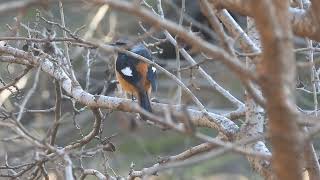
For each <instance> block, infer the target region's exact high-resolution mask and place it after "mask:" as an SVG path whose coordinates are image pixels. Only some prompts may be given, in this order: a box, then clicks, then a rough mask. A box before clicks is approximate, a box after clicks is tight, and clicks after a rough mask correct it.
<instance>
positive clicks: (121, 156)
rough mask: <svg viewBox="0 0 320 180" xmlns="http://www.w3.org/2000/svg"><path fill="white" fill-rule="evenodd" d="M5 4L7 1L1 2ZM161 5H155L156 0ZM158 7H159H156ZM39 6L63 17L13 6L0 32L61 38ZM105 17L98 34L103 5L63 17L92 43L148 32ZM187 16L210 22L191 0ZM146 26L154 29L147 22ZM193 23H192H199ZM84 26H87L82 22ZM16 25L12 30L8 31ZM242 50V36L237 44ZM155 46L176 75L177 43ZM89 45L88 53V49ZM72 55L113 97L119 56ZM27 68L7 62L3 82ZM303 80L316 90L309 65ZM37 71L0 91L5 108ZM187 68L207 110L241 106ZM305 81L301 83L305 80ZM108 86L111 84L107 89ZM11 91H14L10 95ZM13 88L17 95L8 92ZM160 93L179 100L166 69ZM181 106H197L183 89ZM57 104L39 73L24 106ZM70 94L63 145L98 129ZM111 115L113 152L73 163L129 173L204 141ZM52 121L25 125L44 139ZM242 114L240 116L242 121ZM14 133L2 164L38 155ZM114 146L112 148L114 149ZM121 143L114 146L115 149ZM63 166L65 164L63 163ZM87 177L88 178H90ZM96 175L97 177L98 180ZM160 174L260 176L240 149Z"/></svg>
mask: <svg viewBox="0 0 320 180" xmlns="http://www.w3.org/2000/svg"><path fill="white" fill-rule="evenodd" d="M0 2H1V3H4V2H6V1H5V0H1V1H0ZM7 2H9V0H8V1H7ZM147 2H148V3H150V4H151V5H153V6H154V5H155V2H154V1H153V0H148V1H147ZM180 6H181V1H180V0H174V1H168V2H167V1H164V2H163V8H164V10H165V17H166V18H168V19H171V20H173V21H175V22H177V21H178V19H179V16H180V12H179V9H177V7H178V8H179V7H180ZM154 7H155V6H154ZM155 8H156V7H155ZM37 9H39V10H40V12H41V16H43V17H45V18H47V19H48V20H51V21H55V22H58V23H60V14H59V8H58V3H52V4H51V5H50V6H48V7H30V8H28V9H27V10H26V11H16V12H10V13H8V14H7V15H6V16H0V36H2V37H8V36H24V37H27V36H28V33H27V31H26V29H25V28H23V27H21V26H22V25H21V24H20V23H22V24H24V25H25V26H29V27H30V28H32V29H36V30H38V31H40V32H45V31H46V29H50V30H52V31H54V32H55V33H56V37H62V32H61V30H60V29H57V28H56V27H52V26H50V25H48V24H47V23H45V22H43V21H41V20H38V19H37V17H36V14H37ZM106 9H107V10H105V11H106V13H105V16H104V18H103V19H102V20H101V22H100V23H99V24H98V25H97V27H96V30H95V31H93V33H91V34H90V33H88V31H89V27H90V24H91V23H92V19H93V18H94V17H95V15H96V13H97V12H98V11H99V10H101V7H92V6H90V5H88V4H85V3H79V2H76V1H65V4H64V10H65V21H66V26H67V28H68V29H70V30H71V31H72V32H73V31H76V30H77V29H79V28H80V27H83V28H82V29H80V30H79V32H78V35H79V36H81V37H87V39H89V40H92V41H101V40H102V41H103V42H104V43H111V42H114V41H115V40H117V39H119V38H121V37H126V38H128V39H132V40H134V39H136V38H138V37H139V36H140V35H141V34H143V33H144V31H143V29H142V28H141V26H139V19H137V18H135V17H133V16H132V15H128V14H125V13H122V12H118V11H114V10H112V9H110V8H109V9H108V8H106ZM185 14H187V15H188V16H190V17H191V18H193V19H194V20H196V21H198V23H201V24H202V25H204V26H205V27H208V25H207V24H208V23H207V20H206V18H205V17H204V16H203V15H202V13H201V11H200V8H199V5H198V2H197V1H186V11H185ZM233 16H234V18H235V19H236V20H237V22H239V24H240V25H241V26H242V27H244V28H245V27H246V18H244V17H241V16H239V15H237V14H233ZM142 24H143V25H144V27H146V28H149V26H148V25H147V24H144V23H142ZM193 24H194V23H193ZM193 24H192V23H190V22H188V21H186V20H185V21H184V23H183V26H185V27H186V28H191V30H192V31H195V32H199V36H201V37H202V38H204V39H206V40H207V41H210V42H212V43H216V40H215V39H214V37H213V38H212V37H210V35H208V34H207V33H206V32H203V31H201V29H199V28H197V27H196V26H194V25H193ZM84 25H85V26H84ZM10 29H13V30H10ZM155 37H156V38H159V39H163V38H164V35H163V34H162V33H161V32H159V33H156V34H155ZM145 42H146V43H148V44H149V43H155V40H154V39H153V38H147V39H145ZM8 44H9V45H10V46H13V47H18V48H20V49H22V48H23V46H24V45H25V44H26V42H25V41H10V42H8ZM296 45H297V47H304V46H305V44H304V40H303V39H299V38H296ZM57 46H59V47H61V48H62V47H63V44H62V43H57ZM234 46H235V48H236V49H237V46H238V44H237V42H236V41H235V44H234ZM185 47H186V49H187V50H188V51H189V52H190V54H191V55H192V56H193V57H194V59H195V60H197V61H198V62H200V61H202V60H203V59H204V57H203V56H202V55H201V54H196V53H193V51H192V49H190V48H189V47H188V46H185ZM150 49H151V50H152V51H153V52H154V57H155V61H156V62H157V63H159V64H160V65H161V66H163V67H165V68H166V69H167V70H169V71H170V72H172V73H173V74H176V68H175V66H176V64H175V63H176V54H175V48H174V47H173V46H172V45H170V43H168V42H163V43H160V44H159V46H158V48H155V47H153V46H150ZM88 51H90V53H89V54H88ZM70 55H71V60H72V64H73V66H74V69H75V72H76V76H77V78H78V81H79V82H80V84H81V85H82V87H83V88H85V86H86V73H87V70H88V68H87V62H86V56H88V55H89V56H90V59H91V62H90V69H91V75H90V85H89V87H88V90H87V91H88V92H90V93H92V94H100V93H101V92H103V90H105V91H104V92H103V93H104V94H105V95H108V96H121V94H120V93H118V90H117V88H114V83H113V82H114V80H115V76H114V70H113V68H114V58H115V55H114V54H106V53H105V52H99V51H98V50H96V49H90V50H87V49H80V48H78V47H74V46H70ZM316 57H317V54H316ZM297 61H299V62H301V63H302V64H303V63H305V62H307V61H308V59H306V54H303V53H297ZM316 62H317V64H319V63H318V62H319V60H318V59H317V58H316ZM188 66H189V65H188V63H187V62H185V61H184V60H183V58H182V59H181V67H182V68H183V67H188ZM201 67H203V68H204V69H205V70H206V71H207V72H208V73H209V74H210V75H211V76H212V77H213V78H214V79H215V80H216V81H217V82H218V83H219V84H220V85H221V86H222V87H224V88H225V89H227V90H228V91H230V93H231V94H233V95H234V96H235V97H237V98H238V99H240V100H243V99H244V90H243V87H242V86H241V84H240V82H239V79H237V78H236V77H235V76H234V74H232V73H231V72H230V71H229V70H228V69H227V68H225V67H224V66H223V65H222V64H221V63H219V62H217V61H214V60H210V61H206V62H205V63H203V64H201ZM23 69H24V68H23V67H22V66H20V65H13V64H6V63H1V66H0V78H1V79H2V80H3V81H4V82H10V80H12V78H13V77H15V76H17V75H19V74H21V72H22V71H23ZM298 70H299V81H298V82H297V84H300V83H302V85H303V86H304V87H306V89H308V88H309V89H310V88H311V82H310V69H309V68H308V67H305V66H299V67H298ZM35 72H36V70H34V71H32V72H30V73H28V75H27V76H26V77H25V78H23V79H22V80H21V82H19V83H20V84H19V86H18V87H19V90H18V91H16V92H14V91H12V92H7V94H5V93H4V91H3V92H1V93H0V103H1V104H2V105H3V106H5V107H6V108H7V109H10V110H12V112H13V113H15V112H17V111H18V110H19V108H18V105H19V103H21V100H22V99H23V97H24V96H25V95H26V92H28V90H29V89H30V88H31V86H32V84H33V80H34V74H35ZM181 72H182V80H183V82H185V84H186V85H188V87H189V88H190V89H191V90H192V91H193V92H194V93H195V94H196V95H197V97H198V98H199V99H200V101H201V102H203V104H205V105H206V107H207V109H208V110H209V111H212V112H217V113H224V112H227V111H231V110H234V109H235V107H234V106H233V105H232V104H231V103H229V102H228V100H226V99H225V98H224V97H223V96H221V95H220V94H219V93H217V92H216V91H215V90H213V89H212V88H211V87H210V86H209V85H208V83H207V82H206V80H204V79H203V78H201V76H200V75H199V74H198V73H197V70H196V69H195V70H190V69H189V70H185V71H181ZM300 85H301V84H300ZM106 89H107V90H106ZM8 94H9V95H8ZM10 94H11V95H10ZM152 96H153V97H154V99H156V100H157V101H159V102H163V103H168V104H176V102H177V99H178V97H177V85H176V84H175V82H173V81H172V80H170V79H169V78H168V77H166V76H165V75H164V74H162V73H161V72H159V75H158V89H157V91H156V92H154V93H153V95H152ZM297 98H298V104H299V106H300V107H301V108H303V109H310V110H312V108H313V97H312V94H310V93H308V92H306V91H302V90H297ZM181 103H182V104H185V105H188V106H190V107H193V108H196V106H194V104H192V103H191V100H190V99H189V98H188V96H186V95H185V94H184V93H183V94H182V101H181ZM54 104H55V92H54V81H53V79H52V78H50V77H49V76H48V75H47V74H45V73H43V72H42V73H41V75H40V80H39V84H38V87H37V90H36V92H35V93H34V94H33V96H32V97H31V100H30V101H29V102H28V104H27V106H26V108H27V109H31V110H38V109H50V108H52V107H53V106H54ZM74 107H75V108H76V109H77V110H75V109H74V108H73V104H72V101H71V100H70V99H68V98H67V96H66V97H65V98H64V99H63V104H62V109H63V112H62V113H63V116H62V118H63V119H62V125H61V127H60V128H59V131H58V136H57V142H56V144H58V145H59V146H65V145H67V144H70V143H71V142H74V141H76V140H77V139H80V138H81V137H82V136H83V135H85V134H87V133H88V132H89V131H90V130H91V128H92V122H93V116H92V114H91V112H90V111H87V110H82V109H81V108H83V106H82V105H81V104H77V103H75V104H74ZM103 112H104V115H105V118H104V122H103V132H102V133H101V134H100V136H101V138H105V137H107V138H109V141H110V146H112V148H111V149H112V150H111V151H110V150H107V151H105V152H99V153H94V154H93V155H92V156H90V157H83V158H82V160H81V161H80V160H79V158H77V157H76V156H75V157H72V158H73V159H74V161H73V162H74V165H75V166H80V164H82V166H83V167H85V168H93V169H98V170H101V171H103V170H107V171H108V172H109V174H111V175H122V176H124V175H126V174H128V172H129V170H130V166H131V165H132V164H134V169H137V170H139V169H142V168H143V167H149V166H151V165H153V164H155V163H156V162H157V160H158V159H159V158H160V157H166V156H171V155H176V154H178V153H180V152H182V151H184V150H187V149H188V148H190V147H192V146H195V145H197V144H200V143H201V142H200V141H198V140H195V139H194V138H191V137H186V136H185V135H181V134H179V133H175V132H172V131H170V130H167V131H164V130H161V129H159V128H156V127H154V126H151V125H148V124H146V123H144V122H141V121H140V120H138V119H137V117H136V115H135V114H132V113H125V112H117V111H109V110H103ZM53 120H54V112H46V113H25V114H24V117H23V119H22V123H23V124H24V125H25V127H26V128H27V129H28V130H29V131H30V132H31V133H33V134H34V135H36V136H37V137H44V136H45V135H46V133H47V131H48V129H49V128H50V126H51V125H52V122H53ZM241 121H242V119H240V120H239V121H237V123H238V124H241ZM198 130H199V131H201V132H203V133H205V134H208V135H212V136H214V135H216V133H217V132H216V131H215V130H213V129H206V128H199V129H198ZM11 138H13V137H12V132H11V131H9V130H6V129H1V130H0V139H1V141H0V165H1V163H3V162H4V158H5V155H6V154H7V155H8V157H9V162H10V163H12V164H15V163H18V162H21V160H23V161H25V162H28V160H30V159H32V158H34V156H35V152H34V150H33V149H32V148H31V146H30V145H29V144H27V143H24V142H23V141H21V140H20V139H14V140H12V139H11ZM99 143H100V142H99V139H96V140H93V141H92V142H91V143H89V144H88V145H86V146H85V148H83V149H82V150H83V151H85V150H86V149H90V148H94V147H96V146H97V145H98V144H99ZM113 146H114V147H113ZM315 146H316V147H315V148H316V149H318V146H319V143H316V144H315ZM114 148H115V149H114ZM104 162H107V163H106V164H107V167H103V166H104V165H103V164H104ZM47 166H48V167H49V168H48V171H49V174H50V175H51V176H52V177H56V179H59V178H61V177H59V175H58V173H55V172H57V171H59V169H56V168H52V169H50V163H49V164H47ZM61 168H62V167H61ZM88 179H90V178H89V177H88ZM92 179H94V178H92ZM154 179H159V180H160V179H199V180H201V179H212V180H215V179H230V180H233V179H239V180H245V179H261V177H260V176H259V175H257V174H256V173H255V172H254V171H253V170H252V169H251V167H250V166H249V164H248V162H247V160H246V158H245V157H243V156H242V155H238V154H235V153H226V154H224V155H223V156H220V157H218V158H214V159H210V160H207V161H205V162H203V163H201V164H197V165H194V166H188V167H183V168H177V169H172V170H167V171H165V172H162V173H160V174H159V176H155V177H154Z"/></svg>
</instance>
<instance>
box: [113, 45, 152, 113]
mask: <svg viewBox="0 0 320 180" xmlns="http://www.w3.org/2000/svg"><path fill="white" fill-rule="evenodd" d="M129 51H130V52H133V53H135V54H138V55H140V56H143V57H144V58H147V59H149V60H151V61H152V60H153V58H152V54H151V51H150V50H149V49H148V48H147V47H146V46H144V45H143V44H142V43H138V44H136V45H134V46H133V47H132V48H131V49H129ZM156 70H157V69H156V68H155V67H154V66H153V65H151V64H148V63H146V62H144V61H142V60H139V59H137V58H134V57H132V56H129V55H127V54H125V53H121V52H119V53H118V57H117V59H116V66H115V71H116V78H117V80H118V82H119V84H120V86H121V88H122V89H123V90H124V91H125V92H127V93H128V94H131V95H132V98H133V96H135V97H136V98H137V99H138V103H139V105H140V106H141V107H142V108H143V109H145V110H146V111H148V112H150V113H152V112H153V111H152V108H151V103H150V94H151V91H152V90H156V88H157V84H156V80H157V74H156ZM143 119H144V118H143Z"/></svg>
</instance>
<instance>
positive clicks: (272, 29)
mask: <svg viewBox="0 0 320 180" xmlns="http://www.w3.org/2000/svg"><path fill="white" fill-rule="evenodd" d="M251 5H252V10H253V11H254V14H255V16H254V18H255V20H256V24H257V29H258V30H259V32H260V35H261V42H262V47H263V50H264V51H263V55H262V62H261V64H259V66H258V72H259V76H260V83H261V87H262V92H263V94H264V96H265V98H266V99H267V104H266V107H267V115H268V117H269V133H270V136H271V138H270V139H271V144H272V149H273V153H272V154H273V155H272V168H273V170H274V173H275V175H276V178H277V179H291V180H294V179H302V159H301V156H300V155H299V154H300V153H301V152H302V148H303V145H302V137H301V132H300V129H299V127H298V125H297V123H296V122H297V121H298V115H299V114H298V112H297V110H296V106H295V105H296V104H295V95H294V90H295V76H296V66H295V58H294V54H293V51H292V49H293V44H292V36H293V35H292V31H291V26H290V19H289V18H288V17H289V12H288V8H289V2H288V1H283V0H273V1H265V0H264V1H259V2H256V1H252V4H251ZM261 12H264V13H261ZM265 14H268V16H266V15H265Z"/></svg>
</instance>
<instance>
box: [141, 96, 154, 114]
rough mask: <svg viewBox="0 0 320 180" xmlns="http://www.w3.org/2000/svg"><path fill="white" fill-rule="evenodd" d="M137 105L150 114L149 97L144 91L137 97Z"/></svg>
mask: <svg viewBox="0 0 320 180" xmlns="http://www.w3.org/2000/svg"><path fill="white" fill-rule="evenodd" d="M138 99H139V104H140V106H141V107H142V108H143V109H145V110H146V111H149V112H151V113H152V109H151V104H150V100H149V95H148V93H147V92H146V91H144V92H140V93H139V96H138Z"/></svg>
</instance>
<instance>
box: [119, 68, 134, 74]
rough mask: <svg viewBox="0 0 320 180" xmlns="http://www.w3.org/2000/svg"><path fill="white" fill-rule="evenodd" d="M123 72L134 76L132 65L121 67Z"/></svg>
mask: <svg viewBox="0 0 320 180" xmlns="http://www.w3.org/2000/svg"><path fill="white" fill-rule="evenodd" d="M121 72H122V73H123V74H124V75H126V76H132V70H131V68H130V67H125V68H123V69H121Z"/></svg>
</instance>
